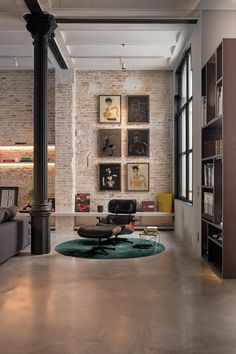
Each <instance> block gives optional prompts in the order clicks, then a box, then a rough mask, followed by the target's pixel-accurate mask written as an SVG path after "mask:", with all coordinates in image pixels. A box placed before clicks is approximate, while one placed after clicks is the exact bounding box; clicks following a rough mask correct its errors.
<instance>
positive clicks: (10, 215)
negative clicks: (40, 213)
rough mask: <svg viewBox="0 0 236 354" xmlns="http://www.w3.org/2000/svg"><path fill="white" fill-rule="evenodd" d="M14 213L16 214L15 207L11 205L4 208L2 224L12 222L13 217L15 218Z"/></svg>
mask: <svg viewBox="0 0 236 354" xmlns="http://www.w3.org/2000/svg"><path fill="white" fill-rule="evenodd" d="M16 213H17V207H16V206H15V205H12V206H11V207H9V208H6V209H5V216H4V219H3V222H6V221H11V220H13V219H14V217H15V216H16Z"/></svg>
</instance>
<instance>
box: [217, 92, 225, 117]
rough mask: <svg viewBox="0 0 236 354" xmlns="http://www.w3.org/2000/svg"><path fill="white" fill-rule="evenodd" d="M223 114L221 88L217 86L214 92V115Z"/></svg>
mask: <svg viewBox="0 0 236 354" xmlns="http://www.w3.org/2000/svg"><path fill="white" fill-rule="evenodd" d="M222 112H223V87H222V86H217V90H216V114H217V116H219V115H221V114H222Z"/></svg>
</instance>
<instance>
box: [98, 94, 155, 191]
mask: <svg viewBox="0 0 236 354" xmlns="http://www.w3.org/2000/svg"><path fill="white" fill-rule="evenodd" d="M149 99H150V98H149V96H148V95H143V96H141V95H140V96H136V95H135V96H127V100H128V105H127V107H128V112H127V114H128V122H127V125H128V126H129V125H131V124H138V126H139V127H140V128H136V129H134V128H132V129H129V128H128V129H126V130H127V135H128V144H127V153H126V154H127V156H128V157H129V158H132V157H141V158H147V162H146V163H138V162H136V163H127V164H126V170H127V179H126V182H127V183H126V185H125V186H122V185H121V169H122V168H125V166H123V165H122V164H121V163H114V160H115V158H117V157H122V155H121V152H122V149H121V146H122V143H124V142H122V141H121V140H122V139H121V137H122V134H121V129H116V128H113V129H99V130H98V157H100V158H102V157H110V158H111V161H110V162H106V163H103V162H101V163H99V190H100V191H121V188H122V187H123V189H125V190H126V191H142V192H144V191H148V190H149V163H148V157H149V129H143V126H146V125H147V124H148V123H149V107H150V105H149ZM121 119H122V118H121V96H120V95H100V96H99V123H101V124H110V123H112V124H113V126H114V124H117V125H121ZM101 161H102V159H101Z"/></svg>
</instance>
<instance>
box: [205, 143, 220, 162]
mask: <svg viewBox="0 0 236 354" xmlns="http://www.w3.org/2000/svg"><path fill="white" fill-rule="evenodd" d="M222 153H223V139H215V140H209V141H205V142H204V143H203V158H204V157H211V156H215V155H222Z"/></svg>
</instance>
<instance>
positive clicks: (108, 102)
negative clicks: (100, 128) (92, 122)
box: [99, 95, 121, 123]
mask: <svg viewBox="0 0 236 354" xmlns="http://www.w3.org/2000/svg"><path fill="white" fill-rule="evenodd" d="M120 122H121V96H120V95H117V96H108V95H100V96H99V123H120Z"/></svg>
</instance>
